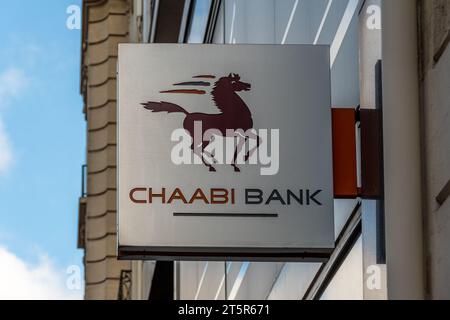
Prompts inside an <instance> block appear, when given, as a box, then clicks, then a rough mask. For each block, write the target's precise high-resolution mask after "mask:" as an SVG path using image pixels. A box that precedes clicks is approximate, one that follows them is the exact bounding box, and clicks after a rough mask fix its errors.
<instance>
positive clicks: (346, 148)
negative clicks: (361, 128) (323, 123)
mask: <svg viewBox="0 0 450 320" xmlns="http://www.w3.org/2000/svg"><path fill="white" fill-rule="evenodd" d="M355 117H356V113H355V109H332V126H333V127H332V130H333V179H334V180H333V185H334V197H335V198H356V197H357V196H358V186H357V178H356V136H355Z"/></svg>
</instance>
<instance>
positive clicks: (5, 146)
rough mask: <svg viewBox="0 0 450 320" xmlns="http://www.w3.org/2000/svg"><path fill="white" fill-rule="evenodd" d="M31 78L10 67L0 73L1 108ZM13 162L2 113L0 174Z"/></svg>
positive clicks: (18, 93) (21, 71) (0, 124)
mask: <svg viewBox="0 0 450 320" xmlns="http://www.w3.org/2000/svg"><path fill="white" fill-rule="evenodd" d="M28 84H29V79H28V77H27V76H26V75H25V72H24V71H23V70H21V69H17V68H9V69H6V70H5V71H3V72H2V73H0V109H1V108H2V107H4V106H6V105H8V104H9V103H10V101H11V99H14V98H16V97H18V96H20V94H21V93H22V92H23V91H24V89H25V88H26V87H27V86H28ZM12 162H13V149H12V147H11V143H10V141H9V138H8V134H7V132H6V129H5V126H4V124H3V121H2V119H1V114H0V175H2V174H5V173H6V172H7V171H8V169H9V168H10V166H11V164H12Z"/></svg>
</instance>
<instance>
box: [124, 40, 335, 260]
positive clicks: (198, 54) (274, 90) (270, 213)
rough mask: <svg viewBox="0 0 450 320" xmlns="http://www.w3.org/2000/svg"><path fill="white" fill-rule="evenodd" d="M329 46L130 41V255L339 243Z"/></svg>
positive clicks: (309, 248) (307, 252) (229, 255)
mask: <svg viewBox="0 0 450 320" xmlns="http://www.w3.org/2000/svg"><path fill="white" fill-rule="evenodd" d="M329 61H330V59H329V47H327V46H310V45H286V46H278V45H236V46H234V45H178V44H144V45H139V44H123V45H120V46H119V65H118V101H119V103H118V223H119V226H118V228H119V237H118V238H119V239H118V242H119V243H118V244H119V257H121V258H123V259H127V258H129V259H132V258H135V259H146V258H148V259H156V258H159V259H160V258H169V259H173V258H176V259H191V260H192V259H196V258H201V259H209V258H210V259H222V258H223V259H225V258H226V259H256V258H260V259H268V260H270V259H275V258H283V259H295V258H300V257H316V258H317V257H319V258H320V257H322V258H324V257H326V255H327V254H329V252H330V251H331V249H332V248H333V246H334V230H333V229H334V226H333V225H334V223H333V221H334V219H333V190H332V186H333V183H332V147H331V106H330V95H331V94H330V67H329Z"/></svg>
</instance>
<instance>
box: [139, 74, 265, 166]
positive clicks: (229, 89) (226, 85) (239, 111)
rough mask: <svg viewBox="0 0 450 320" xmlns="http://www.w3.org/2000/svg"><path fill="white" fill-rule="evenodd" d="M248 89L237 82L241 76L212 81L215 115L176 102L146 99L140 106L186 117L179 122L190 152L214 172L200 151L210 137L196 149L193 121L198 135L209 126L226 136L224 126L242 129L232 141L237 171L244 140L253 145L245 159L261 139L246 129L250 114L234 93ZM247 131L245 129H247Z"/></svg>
mask: <svg viewBox="0 0 450 320" xmlns="http://www.w3.org/2000/svg"><path fill="white" fill-rule="evenodd" d="M250 89H251V85H250V84H249V83H245V82H241V77H240V76H239V75H238V74H230V75H229V76H227V77H222V78H220V79H219V80H218V81H217V82H216V83H215V84H214V88H213V90H212V91H211V96H212V99H213V101H214V104H215V105H216V107H217V108H218V109H219V110H220V111H221V112H222V113H219V114H208V113H198V112H196V113H189V112H188V111H186V110H185V109H184V108H182V107H181V106H179V105H176V104H173V103H170V102H164V101H161V102H151V101H149V102H146V103H142V105H143V106H144V108H145V109H147V110H151V111H152V112H167V113H184V114H185V115H186V118H185V119H184V121H183V128H184V129H185V130H186V131H187V132H188V133H189V135H190V136H191V137H192V138H193V142H192V145H191V149H192V151H193V152H194V154H196V155H198V156H199V157H200V158H201V159H202V162H203V164H204V165H205V166H207V167H208V168H209V171H211V172H215V171H216V169H215V168H214V167H213V166H212V164H210V163H208V162H207V161H206V160H205V158H204V152H203V150H204V149H205V148H206V147H207V146H208V145H209V144H210V143H211V142H212V140H210V141H203V142H202V148H199V147H200V146H195V145H194V123H195V122H201V124H202V131H203V132H202V136H203V133H204V132H205V131H207V130H209V129H215V130H219V131H220V132H221V133H222V136H223V137H226V136H227V129H232V130H233V131H234V132H236V131H238V130H243V131H244V132H245V136H242V139H239V137H238V140H239V141H238V143H237V144H236V148H235V152H234V157H233V163H231V165H232V166H233V168H234V171H236V172H240V169H239V168H238V167H237V165H236V159H237V156H238V154H239V153H240V152H241V150H242V148H243V147H244V146H245V143H246V141H247V139H249V138H250V139H255V140H256V147H254V148H253V149H251V150H249V151H248V152H247V154H246V155H245V158H244V161H247V160H248V159H249V158H250V156H251V155H252V154H253V153H254V152H255V151H256V150H257V149H258V147H259V145H260V144H261V138H260V137H259V136H258V135H256V134H255V133H253V132H252V131H251V130H249V129H252V128H253V119H252V113H251V111H250V109H249V108H248V107H247V105H246V104H245V102H244V101H243V100H242V99H241V97H240V96H239V95H238V94H237V93H236V92H240V91H249V90H250ZM247 130H249V131H248V132H247ZM233 137H235V135H233ZM205 153H206V152H205ZM209 156H211V158H213V160H214V163H215V162H216V160H215V159H214V155H212V154H209Z"/></svg>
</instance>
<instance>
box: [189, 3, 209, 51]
mask: <svg viewBox="0 0 450 320" xmlns="http://www.w3.org/2000/svg"><path fill="white" fill-rule="evenodd" d="M211 3H212V0H193V2H192V13H193V14H192V17H191V21H190V23H189V29H188V32H187V42H188V43H203V40H204V38H205V32H206V28H207V25H208V18H209V12H210V9H211Z"/></svg>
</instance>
